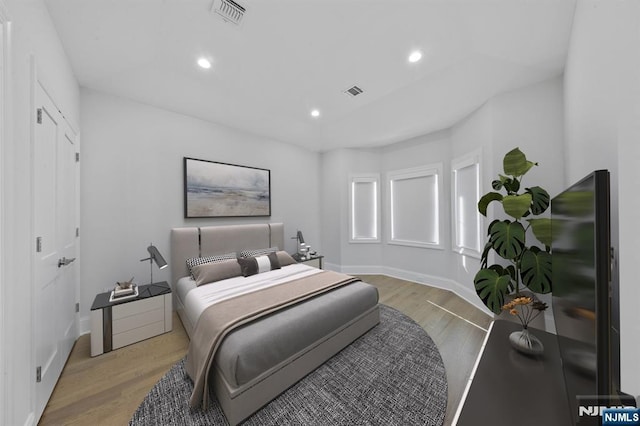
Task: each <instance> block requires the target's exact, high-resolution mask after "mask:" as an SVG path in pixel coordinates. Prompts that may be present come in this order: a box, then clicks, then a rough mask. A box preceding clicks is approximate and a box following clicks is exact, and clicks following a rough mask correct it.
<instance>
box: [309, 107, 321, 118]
mask: <svg viewBox="0 0 640 426" xmlns="http://www.w3.org/2000/svg"><path fill="white" fill-rule="evenodd" d="M311 116H312V117H314V118H317V117H320V111H319V110H317V109H312V110H311Z"/></svg>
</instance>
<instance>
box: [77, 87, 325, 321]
mask: <svg viewBox="0 0 640 426" xmlns="http://www.w3.org/2000/svg"><path fill="white" fill-rule="evenodd" d="M81 105H82V121H81V124H82V129H83V146H82V148H83V150H82V156H81V176H82V180H81V194H82V202H81V203H82V205H81V208H82V221H81V226H80V235H81V239H82V247H83V255H84V259H83V265H82V272H81V282H82V291H81V297H82V299H81V312H80V313H81V316H82V318H83V322H82V324H81V329H82V330H83V331H88V329H89V324H88V315H89V309H90V307H91V304H92V303H93V299H94V297H95V295H96V294H97V293H99V292H103V291H105V289H107V288H112V287H113V285H114V284H115V282H116V281H122V280H126V279H129V278H131V277H132V276H135V278H136V281H137V282H139V283H142V284H144V283H148V282H149V263H148V262H143V263H141V262H140V261H139V260H140V259H142V258H145V257H147V256H146V254H147V253H146V247H147V245H148V244H149V243H150V242H153V243H154V244H155V245H156V246H157V247H158V249H159V250H160V253H162V254H163V255H164V256H165V257H167V258H168V257H169V255H170V248H169V231H170V229H171V228H172V227H181V226H194V225H195V226H200V225H219V224H236V223H256V222H284V224H285V239H286V241H285V244H286V245H287V247H285V249H286V250H288V251H290V252H293V251H294V250H295V240H291V239H289V237H291V236H294V235H295V232H296V230H297V229H300V230H302V231H303V232H304V235H305V239H306V240H307V241H308V243H309V244H311V245H312V246H313V247H315V248H317V249H318V250H319V251H320V252H321V247H320V232H319V230H320V218H319V207H320V204H319V200H320V196H319V194H318V179H319V154H318V153H316V152H311V151H308V150H305V149H302V148H298V147H295V146H293V145H289V144H285V143H281V142H277V141H273V140H268V139H265V138H263V137H259V136H255V135H251V134H248V133H243V132H240V131H238V130H234V129H230V128H228V127H224V126H220V125H216V124H213V123H210V122H205V121H202V120H199V119H195V118H191V117H187V116H184V115H180V114H176V113H173V112H170V111H166V110H162V109H158V108H154V107H150V106H148V105H144V104H140V103H136V102H132V101H128V100H125V99H123V98H119V97H114V96H111V95H105V94H103V93H99V92H95V91H92V90H88V89H83V90H82V94H81ZM183 157H193V158H198V159H204V160H211V161H219V162H225V163H231V164H239V165H245V166H251V167H259V168H265V169H270V170H271V196H272V200H271V217H270V218H268V217H262V218H224V219H223V218H218V219H185V218H184V213H183V205H184V204H183V203H184V196H183V173H184V172H183ZM153 277H154V281H161V280H166V281H169V280H170V277H171V271H170V270H169V268H167V269H163V270H162V271H159V270H157V268H156V269H154V274H153Z"/></svg>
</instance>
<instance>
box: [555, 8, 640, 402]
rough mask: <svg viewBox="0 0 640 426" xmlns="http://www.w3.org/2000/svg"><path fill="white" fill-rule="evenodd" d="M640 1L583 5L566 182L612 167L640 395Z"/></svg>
mask: <svg viewBox="0 0 640 426" xmlns="http://www.w3.org/2000/svg"><path fill="white" fill-rule="evenodd" d="M639 103H640V4H639V3H638V2H636V1H615V2H604V1H597V0H581V1H579V2H577V3H576V11H575V16H574V23H573V29H572V34H571V44H570V48H569V56H568V59H567V65H566V70H565V106H566V108H565V115H566V142H565V143H566V159H567V161H566V164H567V177H566V184H571V183H573V182H575V181H577V180H579V179H580V178H582V177H583V176H585V175H587V174H588V173H590V172H591V171H593V170H596V169H609V170H610V172H611V190H612V194H611V217H612V223H611V227H612V234H613V235H612V244H613V246H614V247H615V248H616V250H617V252H618V261H619V281H620V319H621V340H622V342H621V363H622V366H621V367H622V390H623V391H625V392H627V393H630V394H632V395H636V396H637V395H640V369H639V368H638V359H640V339H638V336H640V310H638V308H637V303H638V301H639V300H640V289H639V286H638V282H637V276H638V273H637V266H638V265H640V254H639V251H638V247H637V242H638V240H639V239H640V228H639V227H638V222H637V212H638V210H637V208H638V203H637V192H638V188H639V187H640V168H639V167H638V159H640V153H639V152H638V148H637V146H638V140H640V129H638V121H639V113H640V105H639Z"/></svg>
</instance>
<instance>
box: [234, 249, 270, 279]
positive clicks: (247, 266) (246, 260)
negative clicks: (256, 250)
mask: <svg viewBox="0 0 640 426" xmlns="http://www.w3.org/2000/svg"><path fill="white" fill-rule="evenodd" d="M238 263H239V264H240V269H242V275H244V276H245V277H248V276H251V275H255V274H260V273H262V272H267V271H273V270H274V269H280V262H279V261H278V256H277V255H276V253H275V252H271V253H269V254H267V255H263V256H256V257H240V258H238Z"/></svg>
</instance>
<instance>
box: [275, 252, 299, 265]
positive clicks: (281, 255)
mask: <svg viewBox="0 0 640 426" xmlns="http://www.w3.org/2000/svg"><path fill="white" fill-rule="evenodd" d="M276 256H278V262H280V266H287V265H293V264H295V263H298V262H296V260H295V259H294V258H293V257H291V255H290V254H289V253H287V252H286V251H284V250H280V251H277V252H276Z"/></svg>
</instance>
